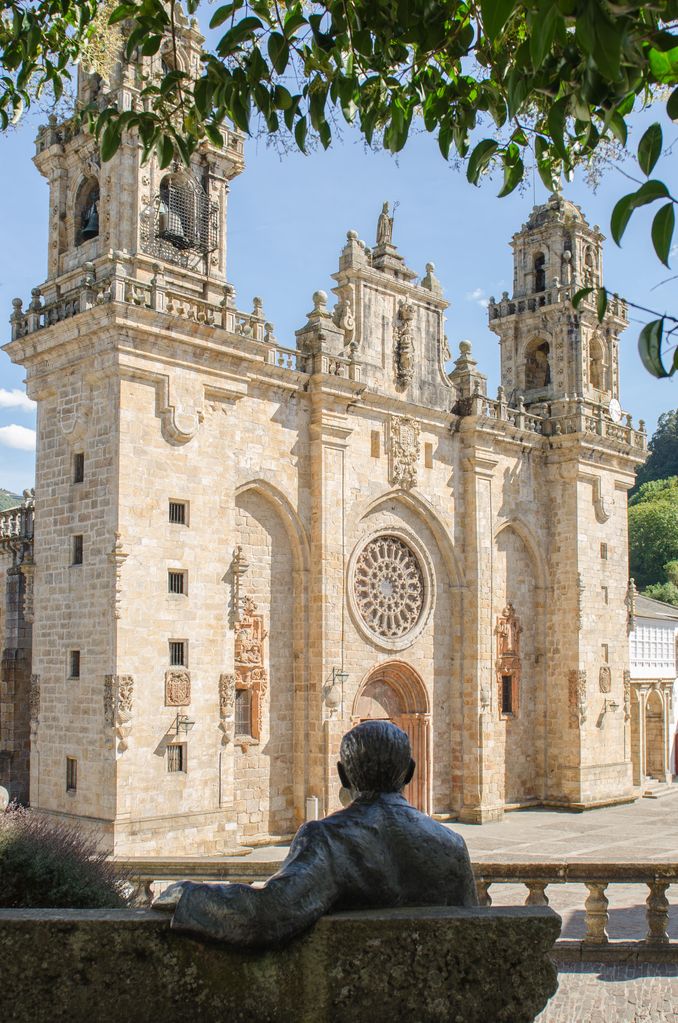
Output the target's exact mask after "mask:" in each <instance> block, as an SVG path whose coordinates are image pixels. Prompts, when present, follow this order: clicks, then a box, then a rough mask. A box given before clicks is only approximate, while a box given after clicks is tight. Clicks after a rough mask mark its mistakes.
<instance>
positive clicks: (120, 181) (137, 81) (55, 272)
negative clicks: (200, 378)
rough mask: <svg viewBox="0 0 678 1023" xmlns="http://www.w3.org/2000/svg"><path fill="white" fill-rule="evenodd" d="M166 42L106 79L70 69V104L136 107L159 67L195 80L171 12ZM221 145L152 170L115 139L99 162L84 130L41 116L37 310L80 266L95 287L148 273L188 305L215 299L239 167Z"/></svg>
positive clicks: (195, 52)
mask: <svg viewBox="0 0 678 1023" xmlns="http://www.w3.org/2000/svg"><path fill="white" fill-rule="evenodd" d="M175 17H176V22H177V24H176V33H175V35H176V42H175V44H173V43H172V40H171V39H170V38H169V37H168V38H167V39H165V40H164V41H163V44H162V46H161V47H160V50H159V51H158V53H157V54H154V55H153V56H150V57H149V56H143V55H142V54H140V53H139V52H138V51H137V53H136V54H135V55H134V56H133V58H132V59H131V60H130V61H125V60H123V59H122V57H121V59H120V60H119V61H118V62H117V63H116V64H115V65H114V67H113V70H112V72H111V75H110V81H108V82H104V81H103V80H102V79H101V78H100V76H99V75H97V74H88V73H86V72H84V71H83V70H82V69H81V68H79V69H78V101H79V102H80V103H82V104H89V103H94V104H96V105H97V106H98V107H99V108H100V109H101V110H102V111H105V110H106V109H107V108H108V107H111V106H115V107H117V108H118V109H119V110H122V111H129V110H135V109H137V108H139V109H140V108H141V106H142V103H143V100H142V98H141V90H142V89H143V88H144V86H145V85H147V84H148V83H149V82H152V81H153V79H154V78H157V77H158V76H159V75H160V74H161V73H163V72H167V71H168V70H172V69H178V70H183V71H185V72H187V73H188V74H189V75H198V74H199V69H200V52H201V51H200V47H201V43H202V41H203V37H202V36H201V35H200V33H199V31H198V28H197V22H196V21H195V19H192V20H190V21H189V20H188V19H187V18H186V16H185V15H184V14H183V12H182V10H181V6H180V5H179V4H177V5H176V6H175ZM224 134H225V141H224V146H223V148H221V149H217V148H216V147H215V146H213V145H211V144H209V143H205V144H204V145H202V146H201V147H200V149H199V150H198V151H197V152H196V153H194V154H193V156H192V158H191V163H190V166H188V167H185V166H183V165H181V166H180V165H179V164H177V163H172V164H170V165H169V166H168V167H165V168H161V167H160V164H159V160H158V157H157V154H156V153H155V152H153V154H152V155H151V157H150V159H149V160H148V161H147V162H146V163H144V162H143V147H142V144H141V141H140V139H139V137H138V135H137V134H136V132H126V133H123V137H122V142H121V144H120V146H119V148H118V150H117V152H116V153H115V154H114V155H113V157H112V158H111V159H110V160H108V161H106V162H104V161H102V159H101V154H100V150H99V145H98V143H97V140H96V139H95V138H94V137H93V136H92V135H91V134H89V132H87V131H83V130H80V129H78V128H76V127H72V126H71V125H70V124H69V123H68V122H66V123H65V124H57V122H56V119H55V118H51V119H50V122H49V124H47V125H46V126H43V127H41V128H40V130H39V133H38V137H37V140H36V155H35V158H34V160H35V164H36V166H37V168H38V170H39V171H40V173H41V174H43V175H44V177H46V178H47V180H48V183H49V189H50V219H49V250H48V253H49V254H48V265H47V280H46V282H45V284H44V286H43V287H42V288H41V289H35V290H34V293H33V299H34V301H33V306H34V308H35V309H36V310H37V309H38V308H39V307H40V302H39V299H40V295H42V296H43V298H44V301H45V304H49V303H50V302H53V301H55V300H56V299H58V298H60V297H61V296H63V295H65V294H67V293H68V292H69V291H71V290H72V289H73V287H74V286H75V285H77V284H79V283H80V278H81V275H82V268H83V266H84V267H86V271H87V273H88V276H89V278H90V279H91V281H92V282H93V284H94V286H95V290H98V289H99V288H100V287H102V286H104V282H105V281H106V280H107V278H109V277H110V276H111V275H112V274H114V273H115V274H118V275H120V274H122V275H124V276H126V277H128V278H134V279H135V280H137V281H139V283H140V284H141V285H142V286H143V285H144V284H148V283H149V282H150V281H151V280H152V279H153V278H154V277H155V276H156V274H157V272H158V271H160V272H161V273H162V275H163V276H164V283H165V284H167V285H168V286H170V287H171V286H172V285H175V286H177V285H178V286H180V287H182V288H188V289H189V290H190V291H191V292H192V293H193V294H194V295H195V298H196V299H202V300H204V301H213V302H214V301H216V302H219V301H220V300H221V299H222V298H223V287H224V285H225V283H226V205H227V196H228V190H229V182H230V180H231V179H232V178H234V177H235V176H236V175H238V174H240V172H241V171H242V170H243V168H244V156H243V140H242V137H241V136H240V134H239V133H238V132H234V131H225V132H224Z"/></svg>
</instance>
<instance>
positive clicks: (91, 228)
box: [82, 202, 99, 242]
mask: <svg viewBox="0 0 678 1023" xmlns="http://www.w3.org/2000/svg"><path fill="white" fill-rule="evenodd" d="M86 217H87V219H84V218H83V219H84V224H83V226H82V240H83V241H84V242H86V241H88V239H89V238H96V236H97V235H98V234H99V211H98V209H97V204H96V203H95V202H93V203H92V205H91V206H90V208H89V210H88V211H87V215H86Z"/></svg>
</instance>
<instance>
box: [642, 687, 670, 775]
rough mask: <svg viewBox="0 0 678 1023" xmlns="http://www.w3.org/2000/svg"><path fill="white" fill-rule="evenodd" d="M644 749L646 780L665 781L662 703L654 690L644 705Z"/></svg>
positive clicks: (659, 694) (660, 697) (658, 694)
mask: <svg viewBox="0 0 678 1023" xmlns="http://www.w3.org/2000/svg"><path fill="white" fill-rule="evenodd" d="M645 749H646V766H645V774H646V775H647V777H648V778H655V779H656V780H657V781H665V780H666V778H665V769H664V759H665V758H664V701H663V700H662V696H661V693H659V692H658V691H657V690H656V689H653V690H652V691H651V692H650V693H649V694H648V697H647V702H646V704H645Z"/></svg>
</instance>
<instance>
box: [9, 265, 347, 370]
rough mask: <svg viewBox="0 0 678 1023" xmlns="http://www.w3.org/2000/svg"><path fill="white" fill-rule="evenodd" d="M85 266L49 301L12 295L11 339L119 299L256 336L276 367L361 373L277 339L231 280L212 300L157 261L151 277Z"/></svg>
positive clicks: (339, 359) (257, 303)
mask: <svg viewBox="0 0 678 1023" xmlns="http://www.w3.org/2000/svg"><path fill="white" fill-rule="evenodd" d="M83 271H84V276H83V279H82V281H81V282H80V284H78V285H77V286H76V287H74V288H73V289H72V290H71V291H69V292H68V293H67V294H65V295H62V296H60V297H59V298H57V299H54V300H53V301H51V302H47V303H43V302H42V299H41V294H40V289H39V288H34V289H33V292H32V300H31V303H30V305H29V307H28V309H26V310H24V308H23V303H22V301H21V299H18V298H15V299H14V300H13V303H12V304H13V306H14V311H13V313H12V316H11V317H10V322H11V325H12V340H13V341H14V340H16V339H17V338H22V337H26V336H28V335H30V334H33V333H35V332H36V331H39V330H42V329H44V328H45V327H50V326H52V325H53V324H55V323H59V322H61V321H62V320H67V319H70V318H71V317H73V316H77V315H78V314H79V313H81V312H85V311H86V310H88V309H92V308H94V307H95V306H99V305H104V304H106V303H109V302H122V303H126V304H129V305H133V306H137V307H141V308H145V309H152V310H154V311H156V312H159V313H165V314H168V315H170V316H177V317H179V318H181V319H182V320H186V321H187V322H189V323H197V324H205V325H207V326H210V327H217V328H221V330H223V331H225V332H226V333H227V334H228V335H230V336H231V337H242V338H246V339H247V340H250V341H255V342H258V343H259V344H260V345H261V354H262V358H263V361H264V362H265V363H266V364H267V365H270V366H276V367H278V368H279V369H287V370H293V371H295V372H297V373H326V374H329V375H332V376H337V377H343V378H344V379H346V380H359V379H360V368H359V366H358V364H357V363H356V362H354V361H353V360H352V359H348V358H344V357H343V356H340V355H329V354H328V353H325V352H320V353H318V354H316V355H313V356H311V355H307V354H305V353H303V352H300V351H298V350H296V349H291V348H284V347H282V346H281V345H279V344H278V342H277V340H276V337H275V333H274V329H273V324H272V323H269V322H268V321H267V320H266V318H265V316H264V312H263V305H262V301H261V299H260V298H255V299H254V303H253V309H252V312H250V313H246V312H242V311H241V310H239V309H237V308H236V305H235V299H234V295H235V293H234V289H233V287H232V285H230V284H227V285H225V286H224V297H223V299H222V301H221V302H220V303H218V304H216V303H214V302H208V301H206V300H204V299H201V298H197V297H195V296H193V295H187V294H185V293H183V292H180V291H177V290H176V289H173V288H171V287H167V286H166V285H165V281H164V276H163V274H162V271H161V269H160V267H159V266H158V265H156V267H155V275H154V276H153V277H152V278H151V280H150V281H140V280H137V279H136V278H134V277H129V276H127V275H126V274H123V273H121V272H117V271H116V270H114V272H113V273H111V274H109V275H108V276H106V277H104V278H101V279H98V278H97V277H96V272H95V268H94V264H93V263H85V265H84V267H83Z"/></svg>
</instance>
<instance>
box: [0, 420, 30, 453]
mask: <svg viewBox="0 0 678 1023" xmlns="http://www.w3.org/2000/svg"><path fill="white" fill-rule="evenodd" d="M0 444H4V445H5V447H7V448H16V449H17V450H18V451H35V430H29V429H28V428H27V427H25V426H17V425H16V423H11V424H10V425H9V426H0Z"/></svg>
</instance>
